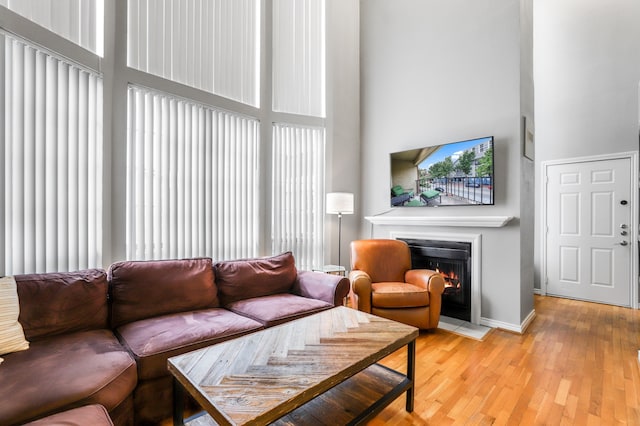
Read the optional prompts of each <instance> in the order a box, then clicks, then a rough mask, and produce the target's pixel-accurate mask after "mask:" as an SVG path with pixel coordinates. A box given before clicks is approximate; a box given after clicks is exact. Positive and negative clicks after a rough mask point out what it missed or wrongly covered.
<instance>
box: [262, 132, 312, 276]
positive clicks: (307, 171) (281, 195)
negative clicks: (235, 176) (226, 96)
mask: <svg viewBox="0 0 640 426" xmlns="http://www.w3.org/2000/svg"><path fill="white" fill-rule="evenodd" d="M324 151H325V132H324V129H322V128H312V127H302V126H291V125H283V124H274V126H273V153H272V162H273V166H272V170H273V175H272V179H273V181H272V184H271V187H272V197H271V200H272V211H271V221H272V225H271V234H272V251H273V252H274V253H279V252H282V251H287V250H291V251H292V252H293V253H294V255H295V256H296V265H297V267H298V268H300V269H312V268H313V267H317V266H318V265H319V264H318V263H317V261H318V259H322V252H323V246H322V241H323V235H324V209H323V197H324Z"/></svg>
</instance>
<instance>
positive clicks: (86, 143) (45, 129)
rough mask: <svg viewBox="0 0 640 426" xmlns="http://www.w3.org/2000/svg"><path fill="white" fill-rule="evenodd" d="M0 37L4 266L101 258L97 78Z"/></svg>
mask: <svg viewBox="0 0 640 426" xmlns="http://www.w3.org/2000/svg"><path fill="white" fill-rule="evenodd" d="M4 45H5V57H4V66H5V69H4V72H5V81H4V85H5V87H4V92H5V99H4V111H5V116H4V120H5V129H4V171H3V173H4V200H3V202H4V213H5V223H4V236H5V241H4V253H5V256H4V266H5V269H4V273H5V274H7V275H10V274H20V273H25V272H48V271H69V270H76V269H84V268H89V267H99V266H102V78H101V77H100V76H99V75H97V74H95V73H92V72H89V71H86V70H84V69H82V68H80V67H78V66H76V65H74V64H71V63H69V62H66V61H64V60H62V59H60V58H57V57H55V56H53V55H52V54H49V53H47V52H44V51H42V50H40V49H37V48H35V47H33V46H30V45H28V44H26V43H25V42H23V41H20V40H17V39H14V38H11V37H9V36H5V37H4Z"/></svg>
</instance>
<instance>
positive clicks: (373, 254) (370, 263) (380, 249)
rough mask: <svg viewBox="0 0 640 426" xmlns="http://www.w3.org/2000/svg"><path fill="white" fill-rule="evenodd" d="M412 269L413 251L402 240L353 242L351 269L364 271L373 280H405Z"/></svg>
mask: <svg viewBox="0 0 640 426" xmlns="http://www.w3.org/2000/svg"><path fill="white" fill-rule="evenodd" d="M409 269H411V251H410V250H409V246H408V245H407V243H405V242H404V241H400V240H383V239H373V240H356V241H352V242H351V270H360V271H364V272H366V273H367V274H369V276H370V277H371V282H374V283H375V282H381V281H397V282H404V274H405V272H407V271H408V270H409Z"/></svg>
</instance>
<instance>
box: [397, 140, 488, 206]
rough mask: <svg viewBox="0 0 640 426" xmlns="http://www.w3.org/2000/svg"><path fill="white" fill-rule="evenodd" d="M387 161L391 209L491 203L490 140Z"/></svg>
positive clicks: (406, 154)
mask: <svg viewBox="0 0 640 426" xmlns="http://www.w3.org/2000/svg"><path fill="white" fill-rule="evenodd" d="M390 157H391V188H390V200H391V206H392V207H439V206H477V205H493V203H494V198H493V196H494V188H493V183H494V162H493V136H487V137H483V138H478V139H471V140H467V141H460V142H452V143H445V144H443V145H435V146H429V147H424V148H416V149H411V150H407V151H402V152H394V153H391V154H390Z"/></svg>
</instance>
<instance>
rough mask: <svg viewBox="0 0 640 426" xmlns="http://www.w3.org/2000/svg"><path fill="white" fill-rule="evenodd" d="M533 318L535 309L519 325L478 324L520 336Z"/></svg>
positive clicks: (488, 321)
mask: <svg viewBox="0 0 640 426" xmlns="http://www.w3.org/2000/svg"><path fill="white" fill-rule="evenodd" d="M535 317H536V311H535V309H533V310H531V312H529V315H527V317H526V318H525V319H524V321H522V323H521V324H519V325H518V324H511V323H508V322H503V321H498V320H494V319H490V318H484V317H482V318H480V324H481V325H485V326H487V327H491V328H500V329H502V330H507V331H512V332H514V333H518V334H522V333H524V332H525V330H526V329H527V327H528V326H529V324H531V321H533V319H534V318H535ZM639 356H640V355H639Z"/></svg>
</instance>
